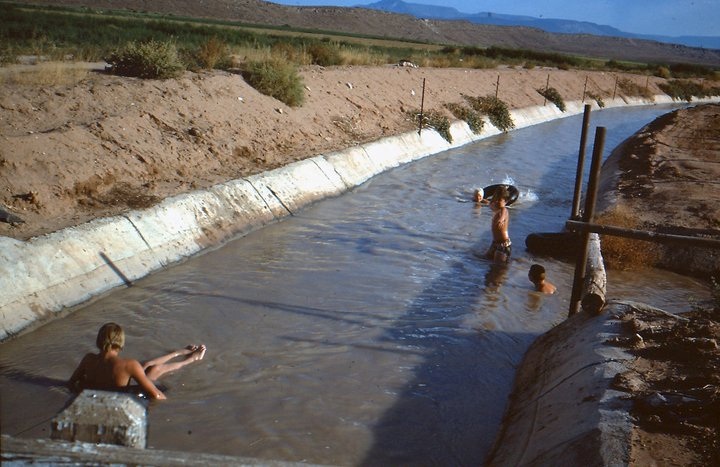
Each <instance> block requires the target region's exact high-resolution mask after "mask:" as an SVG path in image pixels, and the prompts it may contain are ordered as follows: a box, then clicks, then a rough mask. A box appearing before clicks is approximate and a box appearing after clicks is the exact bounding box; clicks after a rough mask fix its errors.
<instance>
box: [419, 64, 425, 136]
mask: <svg viewBox="0 0 720 467" xmlns="http://www.w3.org/2000/svg"><path fill="white" fill-rule="evenodd" d="M424 111H425V78H423V89H422V97H421V98H420V127H419V128H418V135H420V134H421V133H422V126H423V112H424Z"/></svg>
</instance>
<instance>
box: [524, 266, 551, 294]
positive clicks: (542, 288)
mask: <svg viewBox="0 0 720 467" xmlns="http://www.w3.org/2000/svg"><path fill="white" fill-rule="evenodd" d="M528 279H530V282H532V283H533V284H534V285H535V290H536V291H538V292H542V293H546V294H553V293H555V291H556V290H557V288H556V287H555V286H554V285H552V284H551V283H550V282H548V281H547V279H545V268H544V267H543V266H541V265H539V264H533V265H532V266H530V272H528Z"/></svg>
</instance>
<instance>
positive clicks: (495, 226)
mask: <svg viewBox="0 0 720 467" xmlns="http://www.w3.org/2000/svg"><path fill="white" fill-rule="evenodd" d="M507 198H508V191H507V188H505V187H504V186H501V187H500V188H498V190H497V191H496V192H495V194H494V195H493V197H492V201H490V209H492V210H493V217H492V225H491V228H492V235H493V242H492V245H490V248H489V249H488V251H487V253H485V257H486V258H487V259H491V260H493V261H495V262H496V263H506V262H507V261H508V260H509V259H510V253H511V252H512V248H511V245H512V242H510V236H509V235H508V223H509V222H510V213H509V212H508V209H507V208H506V207H505V203H506V202H507Z"/></svg>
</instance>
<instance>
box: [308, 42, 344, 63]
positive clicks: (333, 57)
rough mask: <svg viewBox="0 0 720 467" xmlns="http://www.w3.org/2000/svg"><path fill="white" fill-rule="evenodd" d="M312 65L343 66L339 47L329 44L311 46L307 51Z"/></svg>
mask: <svg viewBox="0 0 720 467" xmlns="http://www.w3.org/2000/svg"><path fill="white" fill-rule="evenodd" d="M307 52H308V54H309V55H310V57H311V59H312V63H313V64H315V65H320V66H333V65H342V63H343V60H342V55H341V54H340V50H338V48H337V47H333V46H331V45H327V44H311V45H310V46H309V47H308V49H307Z"/></svg>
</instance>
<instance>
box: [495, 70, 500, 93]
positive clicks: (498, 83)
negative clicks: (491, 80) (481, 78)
mask: <svg viewBox="0 0 720 467" xmlns="http://www.w3.org/2000/svg"><path fill="white" fill-rule="evenodd" d="M499 92H500V74H498V79H497V83H495V99H497V98H498V93H499Z"/></svg>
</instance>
